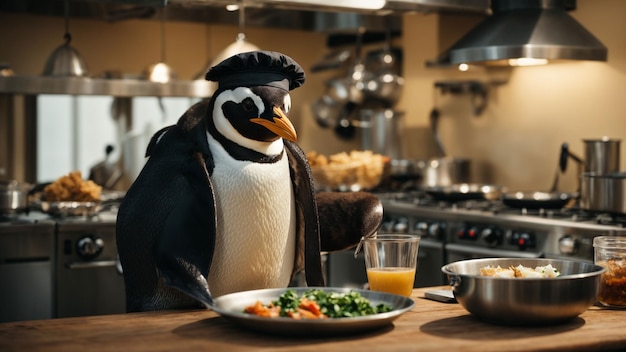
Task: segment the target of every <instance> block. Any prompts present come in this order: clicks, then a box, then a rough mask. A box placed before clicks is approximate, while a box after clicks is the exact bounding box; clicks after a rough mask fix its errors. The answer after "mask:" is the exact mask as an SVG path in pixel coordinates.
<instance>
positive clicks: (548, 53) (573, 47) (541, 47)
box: [441, 0, 607, 65]
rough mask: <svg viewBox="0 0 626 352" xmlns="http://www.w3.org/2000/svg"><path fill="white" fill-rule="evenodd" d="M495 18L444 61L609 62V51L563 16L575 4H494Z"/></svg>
mask: <svg viewBox="0 0 626 352" xmlns="http://www.w3.org/2000/svg"><path fill="white" fill-rule="evenodd" d="M491 3H492V11H493V14H492V15H491V16H488V17H487V18H486V19H484V20H483V21H482V22H481V23H479V24H478V25H477V26H476V27H474V28H473V29H472V30H471V31H470V32H469V33H467V34H466V35H465V36H463V37H462V38H461V39H460V40H458V41H457V42H456V43H454V44H453V45H452V46H451V47H450V48H449V49H448V50H447V51H446V52H445V53H444V54H442V55H441V59H442V60H443V61H448V62H449V63H451V64H461V63H473V64H504V65H508V64H509V61H508V60H509V59H517V58H531V59H547V60H555V61H559V60H595V61H606V60H607V48H606V46H604V44H602V43H601V42H600V41H599V40H598V39H597V38H596V37H594V36H593V34H591V33H590V32H589V31H587V30H586V29H585V28H584V27H583V26H582V25H581V24H580V23H578V22H577V21H576V20H575V19H574V18H573V17H571V16H570V15H569V14H568V13H567V11H568V10H571V9H573V8H575V7H576V1H575V0H565V1H563V0H543V1H527V0H493V1H492V2H491Z"/></svg>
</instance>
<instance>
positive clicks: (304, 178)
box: [284, 140, 325, 286]
mask: <svg viewBox="0 0 626 352" xmlns="http://www.w3.org/2000/svg"><path fill="white" fill-rule="evenodd" d="M284 143H285V147H286V149H287V153H288V155H289V165H290V168H291V179H292V183H293V185H294V192H295V196H296V212H297V215H296V216H297V222H296V228H297V240H296V253H297V254H296V263H295V266H294V274H295V273H297V272H298V271H300V270H301V269H302V265H304V274H305V277H306V282H307V284H308V285H309V286H325V284H324V276H323V275H322V259H321V254H320V232H319V216H318V213H317V204H316V201H315V188H314V186H313V176H312V174H311V168H310V167H309V163H308V161H307V158H306V155H305V154H304V152H303V151H302V149H300V147H299V146H298V145H297V144H295V143H293V142H291V141H288V140H284ZM302 254H304V258H302Z"/></svg>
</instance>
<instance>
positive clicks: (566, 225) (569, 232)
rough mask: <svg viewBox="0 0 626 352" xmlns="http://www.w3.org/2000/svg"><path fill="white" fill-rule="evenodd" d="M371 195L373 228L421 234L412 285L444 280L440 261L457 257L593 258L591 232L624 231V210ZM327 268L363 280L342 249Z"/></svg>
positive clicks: (359, 264)
mask: <svg viewBox="0 0 626 352" xmlns="http://www.w3.org/2000/svg"><path fill="white" fill-rule="evenodd" d="M377 195H378V196H379V198H380V199H381V201H382V203H383V209H384V220H383V224H382V226H381V229H380V230H379V231H383V232H395V233H411V234H416V235H420V236H421V237H422V239H421V242H420V250H419V251H420V254H419V256H420V257H419V260H418V264H417V265H418V273H417V275H416V280H417V281H416V287H419V286H422V285H424V286H426V285H444V284H447V281H446V279H445V277H443V275H441V276H439V275H437V274H438V273H440V268H441V266H442V263H444V264H447V263H452V262H455V261H458V260H463V259H472V258H489V257H507V258H553V259H570V260H576V261H583V262H588V263H593V238H594V237H596V236H600V235H609V236H626V214H612V213H608V212H594V211H587V210H584V209H581V208H559V209H530V208H529V209H527V208H517V207H509V206H506V205H504V204H503V203H502V201H501V200H499V199H496V200H484V199H483V200H462V201H443V200H436V199H434V198H433V197H431V196H430V195H429V194H427V193H426V192H424V191H413V192H381V193H377ZM422 243H425V244H426V245H425V246H424V251H422V248H421V247H422ZM350 254H352V252H351V253H350ZM337 257H339V259H338V258H337ZM422 257H423V258H424V259H422ZM328 267H329V271H328V272H329V282H330V283H331V284H332V285H333V286H344V285H348V286H355V285H358V284H365V283H366V282H367V277H366V274H365V263H364V262H363V260H362V259H357V260H355V259H354V258H353V257H351V258H349V257H348V254H347V253H346V254H344V253H342V252H339V253H329V258H328ZM433 275H435V276H436V277H433Z"/></svg>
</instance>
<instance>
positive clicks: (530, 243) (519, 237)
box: [511, 231, 535, 250]
mask: <svg viewBox="0 0 626 352" xmlns="http://www.w3.org/2000/svg"><path fill="white" fill-rule="evenodd" d="M511 244H513V245H517V247H519V249H521V250H525V249H526V248H534V247H535V235H534V234H533V233H531V232H524V231H521V232H514V233H513V236H512V237H511Z"/></svg>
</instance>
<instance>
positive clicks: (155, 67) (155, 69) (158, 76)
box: [143, 8, 176, 83]
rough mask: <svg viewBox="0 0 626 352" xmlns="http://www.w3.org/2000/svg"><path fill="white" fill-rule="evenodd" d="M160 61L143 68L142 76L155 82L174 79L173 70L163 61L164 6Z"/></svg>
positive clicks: (163, 10) (163, 11)
mask: <svg viewBox="0 0 626 352" xmlns="http://www.w3.org/2000/svg"><path fill="white" fill-rule="evenodd" d="M160 22H161V23H160V25H161V61H159V62H157V63H155V64H152V65H150V66H148V68H146V69H145V70H144V74H143V76H144V78H145V79H147V80H149V81H151V82H156V83H167V82H170V81H173V80H175V79H176V73H175V72H174V70H173V69H172V68H171V67H170V66H169V65H168V64H166V63H165V51H166V50H165V49H166V46H165V8H163V9H162V10H161V21H160Z"/></svg>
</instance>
